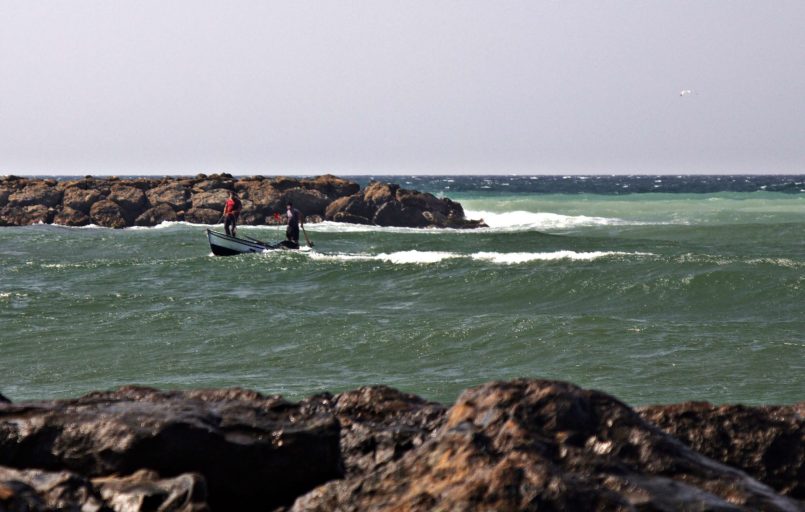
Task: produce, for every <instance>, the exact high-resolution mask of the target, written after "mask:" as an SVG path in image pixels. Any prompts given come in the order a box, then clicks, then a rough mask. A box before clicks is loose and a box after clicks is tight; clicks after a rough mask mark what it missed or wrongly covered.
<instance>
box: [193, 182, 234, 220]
mask: <svg viewBox="0 0 805 512" xmlns="http://www.w3.org/2000/svg"><path fill="white" fill-rule="evenodd" d="M227 199H229V190H227V189H222V188H217V189H214V190H210V191H209V192H198V193H196V194H193V199H192V202H193V209H197V208H207V209H210V210H217V211H218V212H219V216H220V213H222V212H223V211H224V205H225V204H226V200H227Z"/></svg>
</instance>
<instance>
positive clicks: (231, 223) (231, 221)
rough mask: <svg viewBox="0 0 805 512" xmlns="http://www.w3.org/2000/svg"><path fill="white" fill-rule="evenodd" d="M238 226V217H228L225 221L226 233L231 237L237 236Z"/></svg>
mask: <svg viewBox="0 0 805 512" xmlns="http://www.w3.org/2000/svg"><path fill="white" fill-rule="evenodd" d="M237 224H238V216H237V215H227V216H226V220H224V231H226V234H227V235H229V236H235V231H236V230H237V229H236V228H237ZM230 228H231V229H230Z"/></svg>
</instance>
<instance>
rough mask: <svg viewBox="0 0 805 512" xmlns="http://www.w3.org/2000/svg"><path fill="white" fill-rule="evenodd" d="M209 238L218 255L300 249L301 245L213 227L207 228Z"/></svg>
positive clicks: (211, 247) (212, 248) (213, 251)
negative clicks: (212, 228)
mask: <svg viewBox="0 0 805 512" xmlns="http://www.w3.org/2000/svg"><path fill="white" fill-rule="evenodd" d="M207 240H208V241H209V242H210V249H211V250H212V253H213V254H214V255H216V256H234V255H236V254H247V253H250V252H265V251H276V250H286V249H299V245H297V244H294V243H292V242H289V241H287V240H283V241H282V242H278V243H276V244H270V243H267V242H262V241H260V240H257V239H254V238H251V237H246V238H238V237H234V236H229V235H227V234H226V233H221V232H220V231H213V230H211V229H207Z"/></svg>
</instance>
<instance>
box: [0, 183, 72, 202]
mask: <svg viewBox="0 0 805 512" xmlns="http://www.w3.org/2000/svg"><path fill="white" fill-rule="evenodd" d="M61 195H62V193H61V190H59V189H57V188H56V187H53V186H50V185H47V184H46V183H44V182H41V181H40V182H32V183H30V184H29V185H28V186H26V187H25V188H23V189H22V190H20V191H19V192H14V193H13V194H11V195H9V197H8V204H9V205H11V206H33V205H42V206H45V207H48V208H52V207H54V206H56V205H58V204H59V202H60V201H61Z"/></svg>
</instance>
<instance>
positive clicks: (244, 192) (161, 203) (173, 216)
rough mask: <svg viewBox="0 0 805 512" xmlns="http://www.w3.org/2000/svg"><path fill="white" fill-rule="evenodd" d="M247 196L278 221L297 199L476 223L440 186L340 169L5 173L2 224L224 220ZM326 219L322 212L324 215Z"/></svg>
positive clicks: (434, 221)
mask: <svg viewBox="0 0 805 512" xmlns="http://www.w3.org/2000/svg"><path fill="white" fill-rule="evenodd" d="M230 191H235V192H236V193H237V194H238V195H239V197H240V198H241V200H242V201H243V212H242V215H241V218H240V224H248V225H265V224H270V223H272V219H274V214H279V215H283V214H284V213H285V206H286V204H287V203H288V202H292V203H293V204H294V206H295V207H296V208H297V209H299V210H300V211H301V212H302V213H303V214H304V215H305V216H306V217H307V218H308V222H314V221H317V220H319V219H327V220H334V221H336V222H355V223H359V224H376V225H379V226H406V227H451V228H474V227H481V226H483V225H484V224H483V222H482V221H472V220H468V219H466V218H464V211H463V209H462V208H461V205H460V204H458V203H456V202H453V201H450V200H449V199H439V198H436V197H435V196H433V195H432V194H424V193H421V192H416V191H410V190H402V189H400V188H399V186H398V185H393V184H385V183H379V182H373V183H371V184H369V185H368V186H367V187H366V189H364V190H363V191H362V190H361V189H360V186H359V185H358V184H357V183H355V182H352V181H349V180H345V179H342V178H338V177H336V176H332V175H324V176H317V177H315V178H288V177H276V178H266V177H263V176H252V177H245V178H240V179H238V178H234V177H233V176H231V175H229V174H225V173H224V174H213V175H210V176H207V175H204V174H200V175H198V176H195V177H193V178H189V177H180V178H170V177H165V178H158V179H156V178H136V179H120V178H117V177H106V178H100V177H98V178H96V177H92V176H87V177H85V178H80V179H72V180H65V181H56V180H53V179H34V178H30V179H29V178H20V177H17V176H6V177H0V226H25V225H29V224H36V223H43V224H50V223H55V224H61V225H67V226H83V225H86V224H89V223H94V224H97V225H99V226H104V227H110V228H124V227H130V226H135V225H136V226H153V225H157V224H160V223H161V222H165V221H176V220H187V221H189V222H198V223H203V224H212V223H216V222H219V221H220V218H221V214H222V212H223V208H224V203H225V202H226V200H227V198H228V195H229V192H230ZM319 221H320V220H319Z"/></svg>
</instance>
